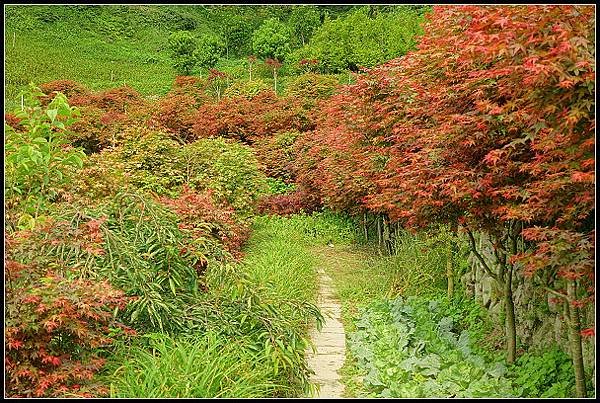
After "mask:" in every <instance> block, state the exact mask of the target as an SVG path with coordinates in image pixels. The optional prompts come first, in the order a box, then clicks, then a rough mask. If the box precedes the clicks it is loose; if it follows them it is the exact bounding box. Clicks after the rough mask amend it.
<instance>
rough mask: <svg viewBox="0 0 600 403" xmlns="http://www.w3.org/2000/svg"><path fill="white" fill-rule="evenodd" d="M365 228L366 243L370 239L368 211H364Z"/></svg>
mask: <svg viewBox="0 0 600 403" xmlns="http://www.w3.org/2000/svg"><path fill="white" fill-rule="evenodd" d="M363 230H364V233H365V243H367V242H368V241H369V230H368V228H367V212H366V211H365V212H364V213H363Z"/></svg>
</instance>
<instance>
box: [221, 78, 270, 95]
mask: <svg viewBox="0 0 600 403" xmlns="http://www.w3.org/2000/svg"><path fill="white" fill-rule="evenodd" d="M270 89H271V86H270V85H267V84H266V83H265V82H264V81H263V80H261V79H254V80H252V81H249V80H244V79H239V80H236V81H234V82H233V84H231V85H230V86H229V87H227V89H226V90H225V93H224V95H225V96H226V97H237V96H243V97H246V98H248V99H252V98H253V97H255V96H256V95H257V94H258V93H259V92H261V91H269V90H270Z"/></svg>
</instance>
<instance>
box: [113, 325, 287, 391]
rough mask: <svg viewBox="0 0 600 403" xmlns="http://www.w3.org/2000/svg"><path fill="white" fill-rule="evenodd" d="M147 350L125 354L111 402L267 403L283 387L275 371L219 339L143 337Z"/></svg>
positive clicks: (211, 335)
mask: <svg viewBox="0 0 600 403" xmlns="http://www.w3.org/2000/svg"><path fill="white" fill-rule="evenodd" d="M143 338H144V339H146V340H145V341H147V342H148V344H149V346H148V347H133V348H127V349H125V348H123V351H121V352H120V354H122V355H123V357H121V359H122V361H121V365H120V366H119V367H118V368H117V369H116V370H114V375H113V376H112V378H111V380H112V382H111V397H117V398H148V397H152V398H167V397H177V398H202V397H244V398H248V397H263V396H268V395H269V393H270V392H272V391H273V390H275V389H276V388H281V387H282V385H275V384H274V383H273V382H272V381H271V380H270V379H269V378H270V374H271V370H270V368H269V367H268V366H266V365H265V363H264V362H262V361H261V360H260V358H259V357H258V356H257V355H256V354H254V353H253V352H252V350H250V349H248V348H247V346H244V345H243V343H236V342H232V341H231V340H227V339H225V338H223V337H221V336H219V335H217V334H214V333H208V334H205V335H201V336H196V337H194V338H184V337H180V338H172V337H169V336H167V335H165V334H148V335H145V336H144V337H143Z"/></svg>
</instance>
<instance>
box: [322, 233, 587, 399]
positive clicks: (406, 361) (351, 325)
mask: <svg viewBox="0 0 600 403" xmlns="http://www.w3.org/2000/svg"><path fill="white" fill-rule="evenodd" d="M436 233H437V234H438V236H437V239H436V236H435V233H432V232H423V233H418V234H410V233H405V234H403V235H402V236H401V237H399V238H398V239H397V242H398V245H396V247H395V250H396V254H395V255H393V256H377V255H376V254H374V252H375V251H376V245H363V246H361V247H358V248H357V246H350V245H348V244H346V245H344V244H342V245H339V246H338V247H336V250H330V249H329V248H318V249H316V253H317V256H319V257H320V259H321V261H322V262H324V263H325V268H326V270H327V272H328V273H329V274H330V275H331V276H332V278H333V279H334V283H335V285H336V292H337V295H338V296H339V298H340V299H341V301H342V312H343V314H342V317H343V321H344V327H345V329H346V332H347V351H346V357H347V359H346V362H345V364H344V366H343V368H342V370H341V374H342V380H343V382H344V384H345V387H346V389H345V396H346V397H362V398H366V397H404V398H408V397H411V398H414V397H422V398H428V397H499V398H507V397H554V398H556V397H569V396H572V395H573V394H574V393H575V392H574V387H575V381H574V378H573V366H572V363H571V360H570V357H569V356H568V355H567V354H566V353H565V352H563V351H562V350H561V349H560V348H558V346H556V345H552V346H547V348H542V349H540V348H532V349H530V350H529V351H527V352H524V353H523V354H522V355H521V356H520V357H519V359H518V360H517V361H516V363H515V364H513V365H507V364H506V362H505V357H504V354H503V353H502V352H501V351H500V350H498V346H499V342H500V340H499V339H498V337H499V336H500V335H498V334H497V332H495V330H494V329H495V327H496V326H497V324H496V321H495V320H494V319H493V318H492V317H491V316H490V315H489V313H488V312H487V310H486V309H485V308H484V307H483V306H482V305H481V304H480V303H479V302H477V301H476V300H474V299H472V297H469V296H467V295H465V294H464V291H463V290H462V288H460V289H457V290H456V291H455V294H454V295H453V297H452V298H449V297H448V295H447V289H446V284H445V282H443V281H440V282H435V281H433V282H432V280H433V279H436V278H440V277H442V278H443V276H444V274H445V273H444V270H445V268H446V259H447V258H448V257H449V255H448V254H447V250H448V249H447V245H446V244H444V243H443V242H441V241H443V239H444V237H443V231H442V232H439V229H438V231H436ZM460 251H461V248H459V249H458V250H457V251H455V255H454V258H453V261H454V264H456V265H458V266H460V265H462V264H465V265H466V255H464V254H462V253H461V252H460ZM457 272H458V273H460V270H459V271H457ZM589 387H591V385H590V386H589ZM590 393H591V390H590Z"/></svg>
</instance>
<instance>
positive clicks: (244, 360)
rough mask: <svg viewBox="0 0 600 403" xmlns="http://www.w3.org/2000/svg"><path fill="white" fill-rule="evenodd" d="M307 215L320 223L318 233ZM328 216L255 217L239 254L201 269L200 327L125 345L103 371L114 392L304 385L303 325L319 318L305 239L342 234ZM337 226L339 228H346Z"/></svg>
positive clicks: (297, 389)
mask: <svg viewBox="0 0 600 403" xmlns="http://www.w3.org/2000/svg"><path fill="white" fill-rule="evenodd" d="M313 223H316V224H317V227H320V230H318V232H317V233H315V232H314V227H313V225H312V224H313ZM340 228H341V227H340V226H338V223H337V221H336V220H335V219H334V218H328V217H326V216H325V217H312V218H309V219H306V218H305V217H301V216H297V217H290V218H280V217H257V218H256V221H255V224H254V230H253V236H252V237H251V239H250V242H249V244H248V246H247V248H246V249H245V252H246V257H245V259H244V260H243V261H242V262H240V263H238V264H236V265H234V266H230V267H229V270H230V272H229V273H224V272H223V269H222V268H218V269H216V270H214V272H212V271H211V272H209V273H207V288H208V291H207V293H205V294H204V295H203V296H202V297H201V298H199V300H198V301H197V302H196V306H195V307H193V308H192V309H193V311H194V315H195V316H197V317H202V318H204V319H203V320H202V324H201V325H200V327H195V328H190V327H188V329H187V330H186V331H185V332H184V333H180V334H178V335H177V336H166V335H161V334H150V335H147V336H143V337H142V338H141V339H139V340H138V341H136V343H135V345H134V346H133V348H132V346H131V345H128V344H126V345H122V346H119V348H118V349H117V352H116V355H115V357H114V358H113V362H112V363H110V364H109V365H108V367H107V370H106V375H105V376H106V379H107V382H110V384H111V395H112V396H115V397H143V396H153V397H268V396H298V395H302V394H305V393H309V392H310V385H309V383H308V375H309V369H308V367H307V366H306V362H305V361H304V354H305V351H306V350H307V349H308V348H310V341H309V339H308V338H307V333H306V331H307V328H308V325H309V324H311V323H312V322H313V321H315V320H316V321H317V323H319V322H320V321H321V320H322V317H321V315H320V313H319V311H318V309H317V308H316V306H315V305H314V304H313V301H314V300H315V297H316V295H315V288H316V277H315V270H314V265H315V263H316V262H315V260H314V258H313V256H312V255H311V254H310V252H309V250H308V246H309V245H312V244H317V243H323V242H324V240H326V239H330V238H332V237H338V236H340V235H339V231H340ZM342 229H343V228H342Z"/></svg>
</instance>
